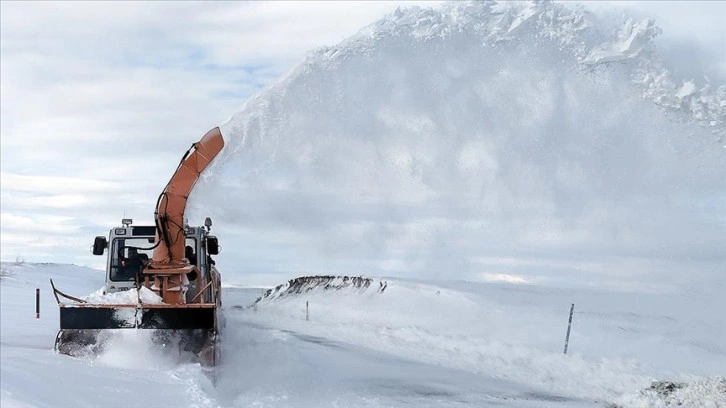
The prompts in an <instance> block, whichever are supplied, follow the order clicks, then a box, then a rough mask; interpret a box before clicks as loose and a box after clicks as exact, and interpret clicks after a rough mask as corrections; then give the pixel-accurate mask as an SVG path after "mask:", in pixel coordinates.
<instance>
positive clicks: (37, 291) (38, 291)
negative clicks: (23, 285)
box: [35, 288, 40, 319]
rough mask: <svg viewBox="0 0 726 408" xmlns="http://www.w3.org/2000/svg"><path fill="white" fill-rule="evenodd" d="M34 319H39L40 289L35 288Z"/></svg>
mask: <svg viewBox="0 0 726 408" xmlns="http://www.w3.org/2000/svg"><path fill="white" fill-rule="evenodd" d="M35 318H36V319H40V288H35Z"/></svg>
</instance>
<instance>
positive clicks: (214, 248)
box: [207, 236, 219, 255]
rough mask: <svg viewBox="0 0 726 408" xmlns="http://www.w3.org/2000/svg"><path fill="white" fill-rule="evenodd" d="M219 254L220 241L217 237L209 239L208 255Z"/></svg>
mask: <svg viewBox="0 0 726 408" xmlns="http://www.w3.org/2000/svg"><path fill="white" fill-rule="evenodd" d="M218 253H219V241H217V237H213V236H209V237H207V254H209V255H217V254H218Z"/></svg>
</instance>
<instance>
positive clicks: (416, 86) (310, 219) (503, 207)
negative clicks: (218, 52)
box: [190, 2, 726, 290]
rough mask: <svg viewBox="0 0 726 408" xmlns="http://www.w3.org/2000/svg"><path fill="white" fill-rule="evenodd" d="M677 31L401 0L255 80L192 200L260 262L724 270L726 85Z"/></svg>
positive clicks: (660, 282)
mask: <svg viewBox="0 0 726 408" xmlns="http://www.w3.org/2000/svg"><path fill="white" fill-rule="evenodd" d="M658 32H659V29H658V28H657V27H656V26H655V25H654V23H653V22H652V21H649V20H643V21H635V20H628V19H626V20H625V21H623V22H622V24H621V25H619V26H617V27H612V26H609V25H607V24H606V23H605V22H601V21H600V20H599V19H598V18H597V17H596V16H593V15H591V14H590V13H588V12H586V11H585V10H584V9H583V8H581V7H572V6H571V5H570V4H564V5H563V4H553V3H551V2H537V3H504V4H496V3H492V2H474V3H459V2H456V3H454V4H448V5H446V6H444V7H442V8H440V9H420V8H410V9H403V10H399V11H397V12H396V13H393V14H391V15H389V16H387V17H385V18H383V19H382V20H380V21H379V22H377V23H375V24H373V25H371V26H369V27H367V28H364V29H363V30H361V31H360V32H359V33H357V34H356V35H354V36H352V37H351V38H349V39H347V40H345V41H343V42H342V43H340V44H337V45H335V46H332V47H326V48H322V49H319V50H316V51H314V52H313V53H311V54H310V56H309V57H308V58H307V59H306V60H305V61H303V62H302V63H301V64H300V65H299V66H297V67H296V68H295V69H294V70H292V71H291V72H290V73H289V74H288V75H286V76H284V77H283V78H281V79H280V80H279V81H278V82H276V83H275V84H273V85H271V86H270V87H269V88H267V89H266V90H265V91H263V92H262V93H261V94H259V95H258V96H257V97H255V98H253V99H251V100H249V101H248V102H247V103H246V104H245V105H244V106H243V107H242V109H241V111H240V112H239V113H238V114H236V115H234V117H233V118H231V119H230V121H229V122H228V123H226V124H225V125H224V126H222V128H223V133H224V135H225V137H226V139H227V141H228V144H227V147H226V148H225V151H224V152H223V154H222V156H221V157H220V158H219V159H218V161H217V162H216V163H215V166H214V167H213V168H212V169H211V170H210V174H209V175H207V177H205V179H204V180H203V181H202V182H200V184H199V187H198V189H197V190H196V191H195V192H194V194H193V197H192V200H191V201H190V209H192V213H195V212H199V216H201V213H202V211H201V210H200V209H201V208H202V207H200V206H198V205H196V204H195V200H203V201H204V202H205V205H204V206H203V208H204V209H205V210H208V209H210V207H211V209H212V210H213V211H214V214H213V215H214V218H215V219H216V220H218V225H220V227H219V228H223V229H224V230H223V231H222V229H220V231H222V232H224V234H225V235H226V236H227V237H229V238H230V239H238V240H239V242H241V243H242V246H243V247H244V248H245V251H241V252H235V253H234V254H230V253H226V254H225V256H227V257H228V258H227V261H226V262H229V263H230V264H238V265H245V268H246V270H247V271H248V272H250V273H268V274H274V273H278V274H281V273H285V274H291V275H310V274H343V273H346V274H361V273H363V274H370V275H387V276H402V277H414V276H416V277H420V276H424V277H446V278H464V279H480V278H481V277H482V276H488V275H491V274H506V275H510V276H514V277H515V278H517V279H523V280H525V281H529V282H538V283H553V284H558V285H562V284H575V285H607V286H610V287H617V288H621V289H628V290H667V289H669V288H673V287H675V286H677V285H679V284H682V283H684V282H685V281H689V280H699V281H708V280H709V279H711V278H712V277H716V278H717V279H722V278H719V276H723V273H722V272H723V265H726V258H724V256H725V255H724V253H723V251H722V250H721V246H720V241H721V237H723V236H724V235H725V234H726V224H724V222H723V202H724V197H726V195H725V194H726V191H725V190H724V184H723V179H724V178H725V177H726V160H725V159H726V157H725V156H726V153H725V151H724V149H723V147H722V144H723V140H721V141H719V138H722V137H723V136H722V135H723V132H724V112H725V110H724V109H726V87H724V85H723V84H715V83H711V82H709V81H708V80H707V79H705V78H680V77H677V76H676V75H674V74H672V73H671V71H669V69H668V68H667V67H665V66H664V64H663V63H662V62H661V61H660V59H659V57H658V54H657V49H656V47H655V44H654V40H653V39H654V37H656V36H657V34H658ZM220 191H223V192H224V194H220V193H219V192H220ZM205 215H206V213H205ZM192 217H197V215H196V214H193V215H192ZM231 237H234V238H231Z"/></svg>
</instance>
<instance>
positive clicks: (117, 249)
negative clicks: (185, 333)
mask: <svg viewBox="0 0 726 408" xmlns="http://www.w3.org/2000/svg"><path fill="white" fill-rule="evenodd" d="M132 223H133V221H132V220H130V219H123V220H122V225H123V226H122V227H117V228H113V229H111V231H110V233H109V236H108V240H106V237H103V236H99V237H96V239H95V241H94V244H93V251H92V252H93V254H94V255H103V253H104V252H105V250H106V249H108V255H107V258H106V286H105V293H112V292H120V291H124V290H129V289H131V288H134V287H136V285H137V280H141V279H143V278H142V276H141V271H142V270H143V269H144V267H145V266H146V264H147V263H148V261H149V260H150V259H151V258H152V255H153V252H154V240H155V233H156V227H155V226H135V225H132ZM207 224H208V225H207ZM210 226H211V220H210V219H209V218H207V221H205V227H190V226H185V228H184V235H185V248H186V249H185V253H186V257H187V259H188V260H189V263H191V264H192V265H196V266H197V268H199V271H200V272H201V273H203V274H207V276H209V274H211V273H212V268H213V265H214V261H213V260H212V258H211V256H210V255H216V254H217V253H218V252H219V245H218V242H217V238H216V237H214V236H212V235H209V228H210ZM196 281H197V279H196V277H195V276H190V277H189V287H188V289H189V292H190V293H194V292H196V286H195V284H196Z"/></svg>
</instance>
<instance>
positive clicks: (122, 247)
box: [110, 237, 154, 282]
mask: <svg viewBox="0 0 726 408" xmlns="http://www.w3.org/2000/svg"><path fill="white" fill-rule="evenodd" d="M153 245H154V238H153V237H145V238H116V239H114V240H113V245H112V249H111V271H110V279H111V280H112V281H116V282H121V281H134V280H136V278H137V276H139V275H140V274H141V270H142V269H143V267H144V265H145V264H146V262H147V261H148V260H149V259H151V255H152V252H153V249H151V247H152V246H153Z"/></svg>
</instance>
